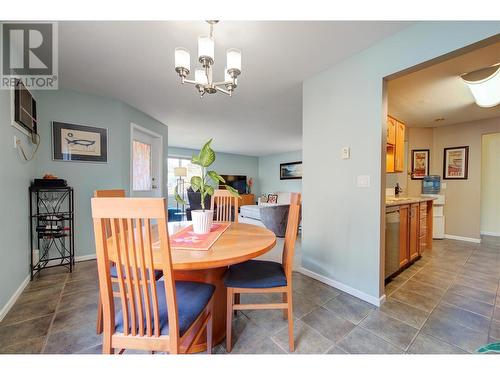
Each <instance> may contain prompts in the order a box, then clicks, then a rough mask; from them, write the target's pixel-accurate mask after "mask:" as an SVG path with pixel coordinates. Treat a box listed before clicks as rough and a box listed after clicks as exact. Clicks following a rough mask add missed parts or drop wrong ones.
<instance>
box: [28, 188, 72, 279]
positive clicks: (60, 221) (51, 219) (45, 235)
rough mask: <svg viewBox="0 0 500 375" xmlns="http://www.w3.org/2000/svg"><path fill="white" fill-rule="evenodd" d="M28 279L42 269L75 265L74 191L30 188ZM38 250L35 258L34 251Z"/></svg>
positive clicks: (68, 189)
mask: <svg viewBox="0 0 500 375" xmlns="http://www.w3.org/2000/svg"><path fill="white" fill-rule="evenodd" d="M29 199H30V238H31V241H30V242H31V246H30V277H31V280H33V278H34V277H35V276H36V275H37V274H38V273H39V272H40V271H41V270H43V269H45V268H52V267H60V266H63V267H66V268H67V269H68V270H69V272H73V267H74V266H75V229H74V217H75V216H74V197H73V188H72V187H70V186H66V187H38V186H34V185H32V186H30V188H29ZM35 250H38V259H36V257H34V251H35Z"/></svg>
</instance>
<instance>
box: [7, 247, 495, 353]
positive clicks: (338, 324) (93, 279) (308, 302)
mask: <svg viewBox="0 0 500 375" xmlns="http://www.w3.org/2000/svg"><path fill="white" fill-rule="evenodd" d="M293 277H294V315H295V316H294V319H295V342H296V353H331V354H339V353H340V354H345V353H388V354H389V353H467V352H469V353H471V352H474V350H475V349H476V348H478V347H479V346H482V345H484V344H486V343H488V342H494V341H500V290H499V280H500V239H499V238H492V237H485V238H483V242H482V244H481V245H476V244H471V243H466V242H458V241H451V240H443V241H434V250H433V251H432V252H427V253H425V254H424V256H423V257H422V259H420V260H419V261H418V262H416V263H415V264H414V265H413V266H411V267H410V268H408V269H407V270H405V271H404V272H403V273H401V274H400V275H399V276H397V277H396V278H395V279H394V280H393V281H392V282H391V283H389V284H388V285H387V288H386V294H387V300H386V302H385V303H384V304H383V306H382V307H381V308H380V309H376V308H375V307H373V306H372V305H370V304H368V303H366V302H363V301H361V300H359V299H357V298H354V297H352V296H350V295H347V294H345V293H343V292H341V291H339V290H337V289H335V288H331V287H329V286H327V285H325V284H322V283H320V282H318V281H316V280H313V279H311V278H308V277H306V276H303V275H301V274H299V273H294V276H293ZM275 297H278V296H273V295H267V296H258V295H251V296H245V297H242V299H243V300H245V299H246V300H252V301H255V302H258V301H263V300H266V301H269V300H272V299H273V298H275ZM96 300H97V272H96V263H95V262H94V261H88V262H82V263H78V264H77V267H76V271H75V272H74V273H73V274H67V273H65V272H64V271H63V270H57V269H53V270H47V271H45V272H44V273H43V275H42V276H41V277H40V278H39V279H38V280H36V281H33V282H31V283H30V284H29V285H28V287H27V288H26V290H25V291H24V292H23V294H22V295H21V297H20V298H19V299H18V301H17V302H16V304H15V305H14V307H13V308H12V310H11V311H10V312H9V314H8V315H7V316H6V317H5V319H4V320H3V321H2V322H0V352H1V353H100V352H101V346H100V342H101V337H100V336H98V335H96V334H95V318H96V308H97V307H96ZM233 335H234V338H235V343H234V349H233V353H286V352H287V351H288V331H287V323H286V321H285V320H283V318H282V314H281V312H280V311H248V312H244V313H239V314H238V315H237V316H236V317H235V319H234V324H233ZM214 352H215V353H225V350H224V346H223V345H218V346H217V347H216V348H215V349H214ZM126 353H127V352H126ZM134 353H135V352H134Z"/></svg>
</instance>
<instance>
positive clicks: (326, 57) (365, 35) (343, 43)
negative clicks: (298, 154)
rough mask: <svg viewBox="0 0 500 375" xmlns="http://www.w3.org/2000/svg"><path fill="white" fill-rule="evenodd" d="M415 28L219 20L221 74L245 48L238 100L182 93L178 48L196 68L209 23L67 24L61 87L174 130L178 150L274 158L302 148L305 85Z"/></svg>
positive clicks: (62, 31) (186, 89) (62, 34)
mask: <svg viewBox="0 0 500 375" xmlns="http://www.w3.org/2000/svg"><path fill="white" fill-rule="evenodd" d="M410 24H411V23H410V22H389V21H387V22H386V21H384V22H375V21H368V22H366V21H365V22H354V21H349V22H347V21H327V22H298V21H289V22H285V21H280V22H269V21H267V22H263V21H262V22H261V21H259V22H251V21H231V22H229V21H228V22H219V24H217V25H216V26H215V43H216V50H215V59H216V63H215V74H216V75H215V77H214V78H216V79H218V78H223V69H224V65H225V50H226V49H227V48H231V47H237V48H240V49H241V50H242V71H243V72H242V75H241V76H240V77H239V78H238V83H239V86H238V88H237V90H236V93H235V95H234V96H233V97H232V98H230V97H227V96H225V95H222V94H217V95H210V96H209V95H206V96H205V97H204V98H203V99H200V98H199V96H198V94H197V92H196V91H195V88H194V87H193V86H191V85H185V86H181V85H180V83H179V79H178V76H177V74H176V73H175V71H174V67H173V60H174V57H173V56H174V48H175V47H179V46H182V47H186V48H188V49H190V51H191V68H192V70H194V69H193V66H194V63H195V61H194V59H195V55H196V51H197V49H196V41H197V37H198V35H202V34H207V32H208V26H207V24H206V23H205V22H202V21H179V22H177V21H176V22H172V21H169V22H60V23H59V75H60V77H61V79H60V87H63V88H69V89H74V90H78V91H82V92H88V93H92V94H97V95H103V96H108V97H112V98H116V99H119V100H122V101H124V102H126V103H128V104H130V105H132V106H134V107H136V108H138V109H140V110H142V111H143V112H145V113H147V114H149V115H150V116H152V117H154V118H156V119H158V120H159V121H161V122H162V123H164V124H165V125H167V126H168V127H169V140H168V143H169V145H170V146H177V147H190V148H199V147H200V146H201V145H202V144H203V143H204V141H206V140H207V139H209V138H211V137H213V138H214V148H215V149H216V150H217V151H222V152H232V153H237V154H244V155H255V156H260V155H266V154H273V153H279V152H285V151H294V150H299V149H301V148H302V81H303V80H304V79H305V78H307V77H310V76H311V75H314V74H315V73H318V72H320V71H323V70H325V69H327V68H329V67H330V66H332V65H333V64H334V63H336V62H338V61H340V60H342V59H345V58H346V57H348V56H350V55H352V54H354V53H356V52H358V51H361V50H363V49H365V48H367V47H368V46H370V45H372V44H373V43H375V42H376V41H378V40H380V39H383V38H385V37H387V36H389V35H391V34H394V33H396V32H397V31H399V30H401V29H403V28H405V27H407V26H409V25H410Z"/></svg>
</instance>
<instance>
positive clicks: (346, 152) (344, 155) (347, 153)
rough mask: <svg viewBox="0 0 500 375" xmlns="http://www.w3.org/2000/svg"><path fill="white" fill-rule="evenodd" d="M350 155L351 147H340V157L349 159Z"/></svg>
mask: <svg viewBox="0 0 500 375" xmlns="http://www.w3.org/2000/svg"><path fill="white" fill-rule="evenodd" d="M350 157H351V148H350V147H342V159H349V158H350Z"/></svg>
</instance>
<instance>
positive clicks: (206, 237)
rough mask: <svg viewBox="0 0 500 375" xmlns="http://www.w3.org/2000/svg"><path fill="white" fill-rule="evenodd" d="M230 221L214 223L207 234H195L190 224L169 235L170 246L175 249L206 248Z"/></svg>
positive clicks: (227, 226) (215, 239) (224, 229)
mask: <svg viewBox="0 0 500 375" xmlns="http://www.w3.org/2000/svg"><path fill="white" fill-rule="evenodd" d="M230 225H231V223H214V224H212V227H211V228H210V232H209V233H207V234H196V233H194V232H193V226H192V225H190V226H188V227H186V228H184V229H182V230H180V231H179V232H177V233H175V234H173V235H172V236H170V246H171V247H172V248H173V249H175V250H208V249H210V248H211V247H212V245H213V244H214V243H215V241H217V240H218V238H219V237H220V236H221V235H222V233H224V232H225V231H226V229H227V228H229V226H230Z"/></svg>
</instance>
